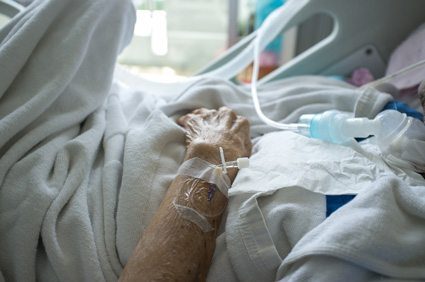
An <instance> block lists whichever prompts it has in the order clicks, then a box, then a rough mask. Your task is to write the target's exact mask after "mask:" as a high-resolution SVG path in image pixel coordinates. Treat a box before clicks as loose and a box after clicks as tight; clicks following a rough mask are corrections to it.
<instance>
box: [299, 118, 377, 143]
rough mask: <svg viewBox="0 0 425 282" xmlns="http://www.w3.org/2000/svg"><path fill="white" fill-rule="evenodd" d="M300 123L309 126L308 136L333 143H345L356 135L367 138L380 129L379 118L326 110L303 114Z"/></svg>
mask: <svg viewBox="0 0 425 282" xmlns="http://www.w3.org/2000/svg"><path fill="white" fill-rule="evenodd" d="M300 123H302V124H306V125H307V126H308V127H309V130H308V136H309V137H312V138H316V139H320V140H324V141H327V142H331V143H336V144H343V143H346V142H349V141H350V140H352V139H353V138H354V137H359V138H365V137H368V136H370V135H375V134H377V133H378V132H379V130H380V122H379V120H371V119H368V118H354V117H353V115H352V114H350V113H345V112H339V111H335V110H332V111H326V112H324V113H322V114H313V115H311V114H310V115H302V116H301V117H300Z"/></svg>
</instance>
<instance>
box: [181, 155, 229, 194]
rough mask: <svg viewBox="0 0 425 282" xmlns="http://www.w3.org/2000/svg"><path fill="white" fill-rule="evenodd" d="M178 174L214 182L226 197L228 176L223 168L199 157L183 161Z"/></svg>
mask: <svg viewBox="0 0 425 282" xmlns="http://www.w3.org/2000/svg"><path fill="white" fill-rule="evenodd" d="M177 174H178V175H184V176H190V177H193V178H197V179H201V180H203V181H205V182H207V183H210V184H214V185H216V186H217V188H218V190H220V192H221V193H223V195H224V196H225V197H226V198H227V197H228V190H229V188H230V178H229V177H228V176H227V175H226V174H224V173H223V169H222V168H221V167H220V166H218V165H214V164H212V163H209V162H207V161H204V160H202V159H200V158H193V159H190V160H187V161H185V162H184V163H183V164H182V165H181V166H180V168H179V170H178V172H177Z"/></svg>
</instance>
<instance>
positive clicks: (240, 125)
mask: <svg viewBox="0 0 425 282" xmlns="http://www.w3.org/2000/svg"><path fill="white" fill-rule="evenodd" d="M232 130H233V131H236V132H237V131H248V132H249V121H248V119H247V118H246V117H243V116H237V117H236V120H235V122H234V123H233V126H232Z"/></svg>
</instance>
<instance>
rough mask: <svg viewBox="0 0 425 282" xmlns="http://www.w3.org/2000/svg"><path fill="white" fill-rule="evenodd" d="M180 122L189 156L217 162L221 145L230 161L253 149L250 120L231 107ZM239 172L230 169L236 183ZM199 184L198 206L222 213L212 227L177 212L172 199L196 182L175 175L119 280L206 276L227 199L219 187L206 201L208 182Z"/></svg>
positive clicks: (204, 111)
mask: <svg viewBox="0 0 425 282" xmlns="http://www.w3.org/2000/svg"><path fill="white" fill-rule="evenodd" d="M179 123H180V124H181V125H182V126H183V127H184V128H186V130H187V142H188V148H187V153H186V159H191V158H194V157H198V158H201V159H203V160H206V161H208V162H210V163H215V164H218V163H220V162H219V159H220V158H219V149H218V148H219V147H223V149H224V152H225V157H226V160H235V159H236V158H237V157H242V156H249V155H250V153H251V141H250V136H249V123H248V121H247V120H246V119H245V118H242V117H240V116H236V114H235V113H234V112H232V111H231V110H230V109H227V108H220V109H219V110H218V111H216V110H207V109H198V110H195V111H194V112H193V113H191V114H188V115H186V116H183V117H182V118H180V119H179ZM236 173H237V171H236V170H235V169H230V170H229V177H230V179H231V181H232V182H233V179H234V178H235V176H236ZM186 180H187V179H186ZM195 183H196V184H195V185H196V187H195V189H196V190H197V191H198V195H197V196H199V200H198V201H197V204H198V205H197V206H196V209H217V210H216V211H214V210H209V212H211V213H212V214H214V213H216V212H219V214H218V215H216V216H214V217H210V218H209V219H208V220H209V223H210V225H212V226H213V228H214V230H213V231H210V232H203V231H202V230H201V229H200V228H199V227H198V226H197V225H196V224H194V223H192V222H190V221H188V220H186V219H184V218H182V217H181V216H180V214H179V213H178V212H177V211H176V209H175V207H174V205H173V201H174V200H175V199H176V198H177V197H179V196H184V190H185V189H187V188H188V185H192V184H193V182H188V181H185V178H183V177H181V176H178V177H176V179H174V181H173V182H172V183H171V185H170V187H169V189H168V191H167V193H166V195H165V197H164V199H163V201H162V203H161V205H160V207H159V209H158V211H157V212H156V214H155V216H154V218H153V219H152V221H151V223H150V224H149V226H148V227H147V228H146V230H145V231H144V234H143V236H142V237H141V239H140V240H139V242H138V244H137V246H136V249H135V250H134V252H133V255H132V256H131V257H130V259H129V261H128V263H127V265H126V267H125V269H124V271H123V273H122V275H121V277H120V280H121V281H203V280H205V278H206V275H207V272H208V268H209V266H210V263H211V259H212V255H213V253H214V247H215V239H216V236H217V231H218V228H219V226H220V221H221V213H220V212H221V211H222V208H223V206H225V205H226V203H227V199H226V198H225V197H224V196H223V195H222V194H221V193H220V192H219V191H218V190H217V191H216V192H215V193H216V195H215V196H214V197H216V198H215V199H214V201H215V204H214V205H213V206H211V205H208V201H207V200H206V199H207V198H208V195H207V194H208V187H209V186H208V184H207V183H203V182H195ZM189 205H190V204H189ZM191 207H192V208H194V209H195V207H193V206H191Z"/></svg>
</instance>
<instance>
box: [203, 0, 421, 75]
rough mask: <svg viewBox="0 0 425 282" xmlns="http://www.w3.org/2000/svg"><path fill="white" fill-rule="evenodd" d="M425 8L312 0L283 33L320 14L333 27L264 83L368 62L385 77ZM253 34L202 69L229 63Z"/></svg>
mask: <svg viewBox="0 0 425 282" xmlns="http://www.w3.org/2000/svg"><path fill="white" fill-rule="evenodd" d="M424 8H425V2H423V1H420V0H412V1H400V0H377V1H367V0H360V1H334V0H314V1H311V2H310V3H308V4H307V5H306V6H305V7H303V8H302V10H301V11H299V12H298V13H297V14H296V15H294V16H293V18H291V20H290V21H289V23H288V25H287V26H285V28H284V30H282V32H284V31H287V30H289V29H290V28H292V27H295V26H297V25H299V24H302V23H303V22H304V21H306V20H308V19H309V18H310V17H312V16H314V15H316V14H320V13H324V14H327V15H329V16H330V17H331V18H332V19H333V29H332V32H331V33H330V34H329V35H328V36H327V37H326V38H325V39H323V40H322V41H320V42H318V43H317V44H315V45H314V46H312V47H311V48H309V49H308V50H306V51H305V52H302V53H301V54H299V55H298V56H296V57H295V58H293V59H292V60H291V61H289V62H288V63H286V64H284V65H283V66H281V67H280V68H279V69H277V70H275V71H274V72H272V73H270V74H269V75H268V76H266V77H264V78H263V79H262V81H261V82H262V83H265V82H267V81H272V80H277V79H280V78H283V77H289V76H295V75H304V74H320V75H348V74H349V73H350V72H351V71H352V70H353V69H355V68H357V67H367V68H369V69H370V70H371V72H372V73H373V74H374V75H375V76H376V77H380V76H382V75H383V74H384V71H385V65H386V63H387V62H388V59H389V56H390V54H391V52H392V51H393V50H394V48H395V47H396V46H397V45H398V44H400V43H401V41H402V40H403V39H404V38H405V37H406V36H407V35H408V34H409V33H410V32H411V31H413V30H414V29H415V28H416V27H418V26H419V25H420V24H421V23H423V22H425V14H424V13H423V10H424ZM401 18H402V19H401ZM253 38H255V33H253V34H251V35H249V36H247V37H246V38H244V39H242V40H241V41H240V42H239V43H238V44H236V45H234V46H233V47H232V48H230V49H229V50H228V51H227V52H226V53H225V54H224V55H223V56H221V57H220V58H218V59H217V60H215V61H213V62H211V63H210V64H209V65H208V66H206V67H205V68H204V69H203V70H202V71H201V72H200V73H207V72H210V71H212V70H215V69H217V68H218V67H220V66H223V65H225V64H227V63H228V62H229V61H231V60H233V59H234V58H235V57H236V56H237V55H238V54H240V53H241V51H242V50H244V48H246V47H247V46H248V45H249V44H250V43H251V42H252V40H253Z"/></svg>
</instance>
